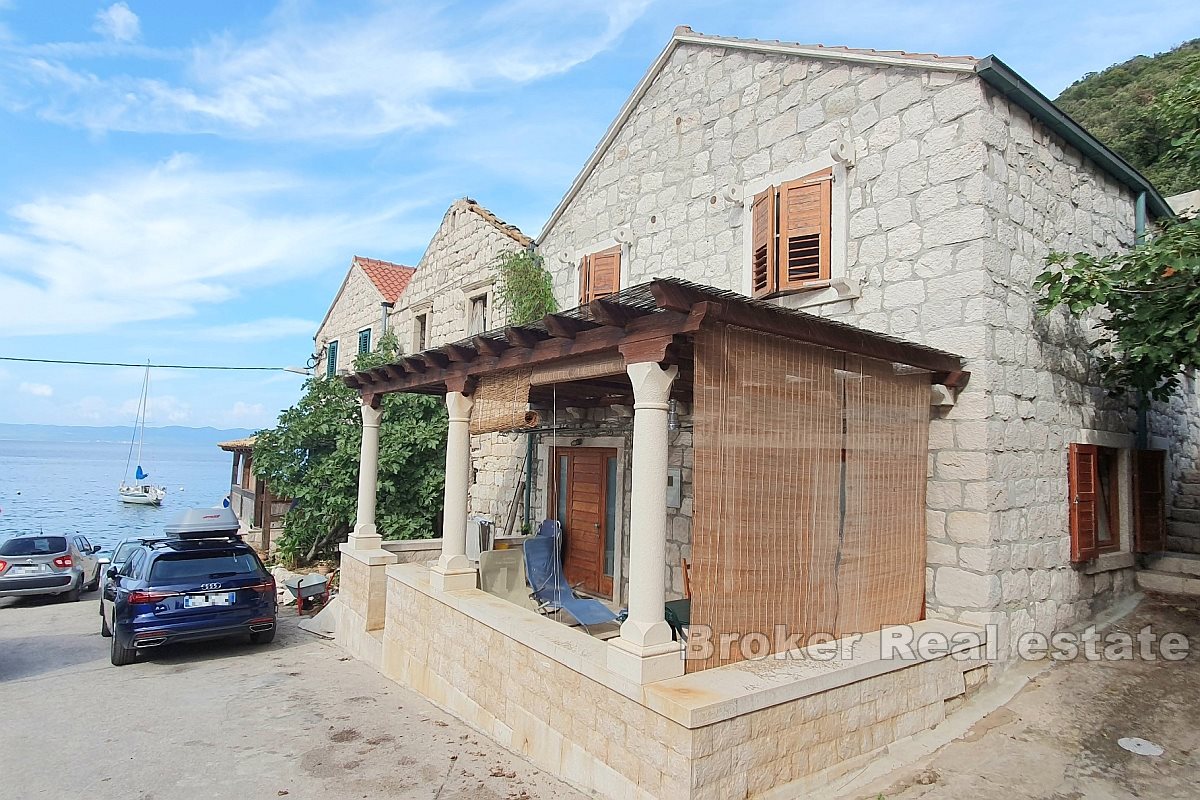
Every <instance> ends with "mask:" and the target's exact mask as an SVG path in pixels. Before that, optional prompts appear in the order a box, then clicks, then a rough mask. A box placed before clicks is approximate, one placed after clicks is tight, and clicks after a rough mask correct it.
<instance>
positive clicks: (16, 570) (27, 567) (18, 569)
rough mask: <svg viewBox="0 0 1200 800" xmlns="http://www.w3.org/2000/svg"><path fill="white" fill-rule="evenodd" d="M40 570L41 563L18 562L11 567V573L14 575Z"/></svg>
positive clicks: (28, 573)
mask: <svg viewBox="0 0 1200 800" xmlns="http://www.w3.org/2000/svg"><path fill="white" fill-rule="evenodd" d="M41 571H42V565H41V564H19V565H14V566H13V568H12V574H14V575H33V574H34V573H37V572H41Z"/></svg>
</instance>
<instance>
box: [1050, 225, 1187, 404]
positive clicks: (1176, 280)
mask: <svg viewBox="0 0 1200 800" xmlns="http://www.w3.org/2000/svg"><path fill="white" fill-rule="evenodd" d="M1047 264H1048V265H1049V267H1050V268H1049V269H1047V270H1046V271H1045V272H1043V273H1042V274H1041V275H1039V276H1038V277H1037V278H1036V279H1035V281H1034V286H1035V287H1036V288H1038V289H1039V290H1041V291H1042V293H1043V294H1042V296H1041V297H1040V298H1039V300H1038V303H1039V307H1040V309H1041V310H1042V312H1043V313H1049V312H1050V311H1052V310H1053V309H1055V308H1058V307H1059V306H1065V307H1066V309H1067V310H1068V311H1069V312H1070V313H1071V314H1072V315H1074V316H1076V317H1083V316H1084V315H1088V314H1089V313H1090V312H1093V311H1096V312H1099V313H1095V314H1093V315H1092V317H1091V319H1092V320H1093V322H1094V324H1095V327H1096V329H1097V332H1098V333H1099V336H1098V337H1097V339H1096V341H1095V342H1094V344H1093V349H1094V352H1095V354H1096V356H1097V360H1098V364H1099V367H1100V372H1101V376H1102V378H1103V379H1104V381H1105V383H1106V384H1107V385H1108V387H1109V388H1110V389H1112V390H1113V391H1122V390H1134V391H1137V392H1140V393H1141V394H1142V396H1143V397H1153V398H1156V399H1165V398H1166V397H1167V396H1168V395H1169V394H1170V393H1171V391H1172V390H1173V389H1174V388H1175V387H1176V386H1177V385H1178V384H1179V378H1180V375H1181V374H1182V373H1184V372H1190V371H1193V370H1196V369H1200V219H1192V220H1188V221H1172V222H1169V223H1167V224H1165V225H1164V227H1163V228H1162V229H1161V231H1159V232H1158V234H1157V235H1156V236H1154V237H1153V238H1151V239H1149V241H1147V242H1145V243H1144V244H1141V245H1138V246H1137V247H1134V248H1133V249H1132V250H1129V251H1127V252H1123V253H1113V254H1110V255H1107V256H1104V257H1099V258H1098V257H1096V256H1092V255H1089V254H1087V253H1074V254H1072V255H1068V254H1065V253H1054V254H1052V255H1051V256H1050V257H1049V258H1048V259H1047Z"/></svg>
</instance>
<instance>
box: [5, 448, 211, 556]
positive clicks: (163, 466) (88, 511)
mask: <svg viewBox="0 0 1200 800" xmlns="http://www.w3.org/2000/svg"><path fill="white" fill-rule="evenodd" d="M128 456H129V442H128V441H125V442H118V441H61V442H55V441H23V440H20V439H0V541H3V540H5V539H8V538H10V537H12V536H15V535H20V534H30V533H66V534H71V533H80V534H83V535H84V536H86V537H87V538H88V539H89V540H90V541H91V543H92V544H98V545H101V547H102V548H103V550H104V551H108V550H109V549H110V548H112V547H113V546H114V545H115V544H116V543H117V542H119V541H120V540H121V539H124V538H126V537H129V536H139V535H141V536H144V535H152V534H156V533H161V532H162V527H163V525H164V524H165V523H166V522H167V521H168V520H170V519H171V517H172V516H173V514H175V513H176V512H178V511H179V510H180V509H183V508H193V507H213V506H219V505H221V503H222V501H223V500H224V499H225V497H226V495H228V494H229V478H230V470H231V468H232V466H233V455H232V454H231V453H226V452H225V451H224V450H221V449H219V448H218V447H217V446H216V443H215V442H210V443H202V442H179V443H160V444H157V445H156V446H155V447H154V450H153V452H152V453H145V454H144V456H143V464H142V466H143V468H144V469H145V470H146V471H147V472H149V474H150V478H149V482H150V483H154V484H156V485H159V486H165V487H166V489H167V496H166V499H165V500H163V504H162V505H161V506H134V505H126V504H125V503H122V502H121V501H120V500H118V499H117V487H118V486H119V485H120V483H121V480H122V478H123V477H124V475H125V462H126V458H127V457H128ZM134 466H135V465H132V464H131V465H130V467H129V469H130V472H131V473H132V471H133V469H134ZM131 478H132V475H131Z"/></svg>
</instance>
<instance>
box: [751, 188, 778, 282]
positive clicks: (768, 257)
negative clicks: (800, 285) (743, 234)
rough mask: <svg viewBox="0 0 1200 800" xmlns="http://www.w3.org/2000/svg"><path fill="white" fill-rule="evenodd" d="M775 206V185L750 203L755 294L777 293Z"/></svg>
mask: <svg viewBox="0 0 1200 800" xmlns="http://www.w3.org/2000/svg"><path fill="white" fill-rule="evenodd" d="M775 206H776V187H774V186H769V187H767V189H766V190H764V191H762V192H759V193H758V194H756V195H754V202H753V203H752V204H751V206H750V226H751V231H750V284H751V287H752V289H753V291H752V292H751V294H753V296H754V297H763V296H765V295H769V294H774V293H775V290H776V286H777V279H776V276H777V270H776V264H777V253H778V249H777V246H776V243H775V240H776V236H775V233H776V232H775V221H776V212H775Z"/></svg>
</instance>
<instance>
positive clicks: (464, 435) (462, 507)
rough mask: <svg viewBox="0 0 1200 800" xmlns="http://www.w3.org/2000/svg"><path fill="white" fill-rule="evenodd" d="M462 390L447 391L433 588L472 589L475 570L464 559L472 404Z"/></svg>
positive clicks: (432, 579) (431, 573)
mask: <svg viewBox="0 0 1200 800" xmlns="http://www.w3.org/2000/svg"><path fill="white" fill-rule="evenodd" d="M474 405H475V401H474V400H473V399H472V398H471V397H470V396H469V395H466V394H463V393H462V392H447V393H446V408H447V409H448V410H449V412H450V423H449V426H448V428H447V431H446V495H445V502H444V503H443V504H442V520H443V524H442V555H441V557H440V558H438V562H437V565H436V566H434V567H433V569H432V570H431V572H430V575H429V582H430V584H431V585H432V586H433V587H434V588H435V589H441V590H442V591H452V590H455V589H474V588H475V585H476V584H475V570H474V569H473V568H472V567H471V562H470V561H468V560H467V487H468V477H469V475H470V471H471V430H470V422H471V408H472V407H473V406H474Z"/></svg>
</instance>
